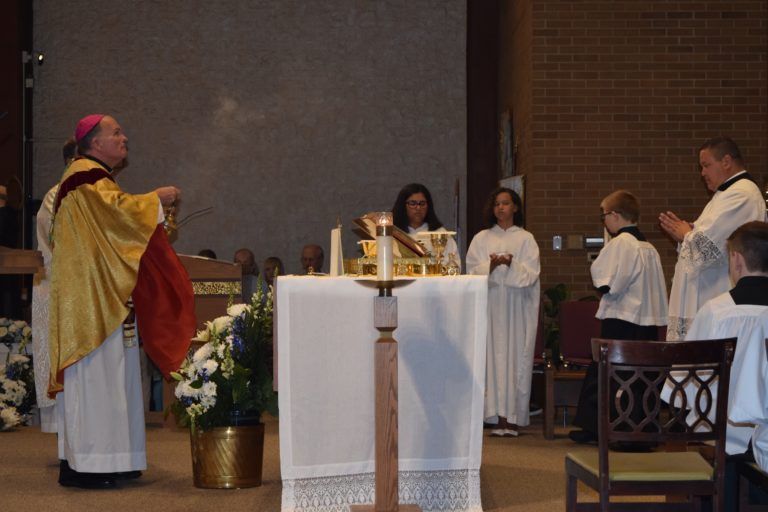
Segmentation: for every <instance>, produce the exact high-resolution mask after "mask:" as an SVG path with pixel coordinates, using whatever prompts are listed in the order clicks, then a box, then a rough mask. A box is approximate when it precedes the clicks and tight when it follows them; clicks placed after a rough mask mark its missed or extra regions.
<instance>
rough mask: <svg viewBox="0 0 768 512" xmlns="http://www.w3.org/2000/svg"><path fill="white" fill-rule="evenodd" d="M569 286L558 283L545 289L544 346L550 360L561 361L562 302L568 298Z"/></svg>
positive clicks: (555, 362) (556, 362)
mask: <svg viewBox="0 0 768 512" xmlns="http://www.w3.org/2000/svg"><path fill="white" fill-rule="evenodd" d="M568 296H569V293H568V287H567V286H566V285H565V284H563V283H558V284H556V285H555V286H553V287H551V288H547V289H546V290H544V319H543V321H544V348H545V349H546V351H547V352H548V353H549V357H548V361H552V362H554V364H559V362H560V323H559V315H560V304H561V303H562V302H564V301H566V300H567V299H568Z"/></svg>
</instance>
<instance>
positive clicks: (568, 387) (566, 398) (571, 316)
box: [543, 300, 600, 439]
mask: <svg viewBox="0 0 768 512" xmlns="http://www.w3.org/2000/svg"><path fill="white" fill-rule="evenodd" d="M599 304H600V303H599V302H598V301H594V300H579V301H569V302H563V303H562V304H561V305H560V318H559V320H558V321H559V324H560V354H561V356H562V360H563V363H564V364H563V365H562V366H561V367H559V368H558V367H556V366H555V365H554V364H549V365H547V367H546V368H545V369H544V421H543V424H544V425H543V427H544V438H545V439H554V437H555V425H554V423H555V417H556V416H557V410H558V409H559V408H564V409H565V410H567V409H566V408H567V407H576V406H577V405H578V402H579V392H580V390H581V382H582V381H583V380H584V375H585V374H586V371H585V365H587V364H589V362H590V361H591V353H592V352H591V348H590V340H591V339H592V338H596V337H598V336H599V335H600V321H599V320H598V319H596V318H595V314H596V313H597V308H598V306H599ZM563 414H564V416H563V418H564V419H565V417H566V416H565V413H563Z"/></svg>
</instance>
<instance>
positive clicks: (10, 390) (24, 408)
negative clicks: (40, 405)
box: [0, 354, 35, 431]
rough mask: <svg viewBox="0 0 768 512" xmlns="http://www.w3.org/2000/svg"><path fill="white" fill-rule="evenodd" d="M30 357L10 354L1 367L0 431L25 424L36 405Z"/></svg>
mask: <svg viewBox="0 0 768 512" xmlns="http://www.w3.org/2000/svg"><path fill="white" fill-rule="evenodd" d="M30 363H31V362H30V360H29V357H27V356H25V355H23V354H8V359H7V361H6V363H5V365H4V366H2V367H0V431H1V430H8V429H10V428H13V427H15V426H17V425H20V424H23V423H24V422H25V415H26V414H28V413H29V412H31V410H32V406H33V405H34V404H35V387H34V386H35V379H34V375H33V373H32V365H31V364H30Z"/></svg>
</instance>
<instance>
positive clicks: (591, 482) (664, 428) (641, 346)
mask: <svg viewBox="0 0 768 512" xmlns="http://www.w3.org/2000/svg"><path fill="white" fill-rule="evenodd" d="M735 345H736V338H728V339H721V340H705V341H684V342H656V341H643V342H638V341H627V340H603V339H594V340H592V353H593V357H594V358H595V360H596V361H598V364H599V393H598V404H599V405H598V411H599V426H598V430H599V432H598V437H599V441H598V450H596V451H595V450H589V451H584V452H575V453H569V454H567V455H566V458H565V472H566V511H576V510H600V511H603V512H607V511H608V510H609V507H610V510H654V509H656V510H697V509H698V507H700V505H701V496H705V495H709V496H712V501H713V510H714V511H715V512H722V511H724V505H723V499H724V484H725V429H726V424H727V400H728V386H729V382H730V366H731V362H732V360H733V353H734V347H735ZM670 372H674V376H673V377H671V378H670V379H669V380H668V377H669V375H670ZM638 379H642V380H643V381H645V382H646V384H647V385H646V386H645V387H644V392H643V396H642V397H637V396H633V390H632V389H633V388H632V384H633V383H634V382H635V381H636V380H638ZM664 382H667V383H673V387H674V389H673V391H672V397H671V399H670V402H671V403H678V405H680V407H673V406H671V405H670V404H667V403H665V402H663V401H662V400H661V396H660V395H661V387H662V386H661V384H663V383H664ZM690 386H695V387H696V389H698V391H697V392H696V393H695V400H691V401H688V399H687V396H686V392H685V391H686V389H690ZM715 387H718V388H719V389H717V399H716V400H714V399H713V394H712V391H713V390H714V388H715ZM637 400H640V401H641V403H642V406H643V410H644V412H645V417H644V418H643V420H642V421H641V422H640V423H639V424H636V423H634V422H633V421H632V419H631V417H630V416H631V413H632V410H633V407H634V403H635V401H637ZM611 405H613V413H612V412H611V410H612V408H611ZM689 412H693V413H695V418H696V421H695V422H693V424H692V425H689V423H688V421H687V420H688V419H689V418H691V416H690V415H689ZM710 418H713V419H710ZM620 442H633V443H637V442H640V443H665V442H676V443H704V442H714V449H713V452H714V460H713V464H710V463H709V462H708V461H707V460H706V459H705V458H704V457H703V456H702V455H701V454H700V453H699V452H698V451H683V452H662V451H658V452H652V453H618V452H611V451H609V444H612V443H620ZM578 480H581V481H582V482H584V483H585V484H586V485H588V486H589V487H591V488H592V489H594V490H595V491H597V492H598V493H599V494H600V501H599V502H592V503H585V502H581V503H579V502H578V499H577V481H578ZM663 495H682V496H686V497H688V501H686V502H660V503H648V502H642V503H638V502H631V503H630V502H623V503H617V502H610V497H611V496H663Z"/></svg>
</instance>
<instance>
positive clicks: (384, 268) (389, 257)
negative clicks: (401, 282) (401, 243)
mask: <svg viewBox="0 0 768 512" xmlns="http://www.w3.org/2000/svg"><path fill="white" fill-rule="evenodd" d="M390 229H391V228H390ZM379 231H385V230H384V229H382V230H379V229H377V230H376V234H377V235H378V234H379ZM393 272H394V255H393V252H392V237H391V236H387V235H383V236H377V237H376V279H378V280H379V281H391V280H392V274H393Z"/></svg>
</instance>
